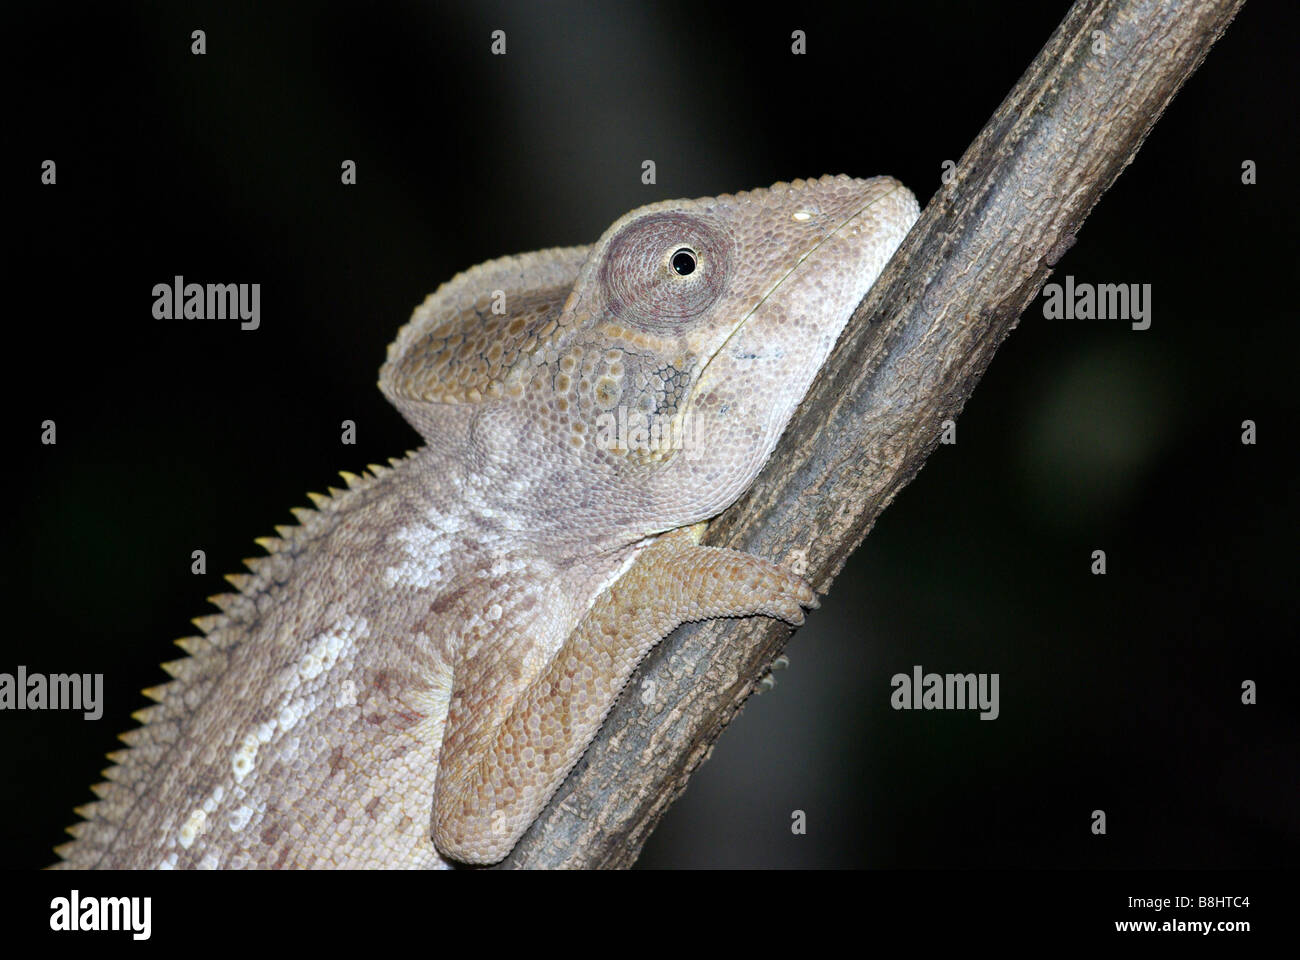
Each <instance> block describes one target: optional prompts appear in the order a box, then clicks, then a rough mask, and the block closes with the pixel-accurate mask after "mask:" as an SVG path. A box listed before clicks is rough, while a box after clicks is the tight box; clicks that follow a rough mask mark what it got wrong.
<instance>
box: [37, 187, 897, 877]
mask: <svg viewBox="0 0 1300 960" xmlns="http://www.w3.org/2000/svg"><path fill="white" fill-rule="evenodd" d="M917 213H918V210H917V204H916V200H915V199H914V198H913V196H912V194H911V193H910V192H908V191H907V190H906V189H905V188H904V187H903V186H901V185H900V184H899V183H898V182H897V181H895V180H892V179H889V178H887V177H877V178H875V179H871V180H858V179H850V178H848V177H844V176H840V177H822V178H820V179H817V180H808V181H803V180H796V181H794V182H793V183H789V184H786V183H778V184H776V185H774V186H772V187H770V188H768V189H765V190H754V191H750V192H746V193H737V194H735V195H724V196H719V197H712V198H705V199H699V200H689V201H669V202H664V203H656V204H652V205H650V206H646V207H642V208H640V209H638V210H634V211H632V212H631V213H629V214H627V215H626V216H624V217H622V218H621V219H619V220H618V221H617V222H616V223H614V224H613V226H611V227H610V228H609V229H608V230H607V231H606V232H605V234H604V235H603V236H602V237H601V238H600V240H599V241H598V242H597V243H596V244H595V245H593V246H585V247H568V248H564V249H551V250H543V251H539V252H535V253H528V254H523V255H520V256H514V257H505V258H503V259H500V260H493V261H490V262H488V263H484V264H481V265H479V266H477V267H474V268H473V269H471V270H468V271H466V272H464V273H462V274H460V275H458V276H457V277H455V278H454V279H452V280H451V281H450V282H448V283H446V284H444V285H443V286H442V287H441V288H439V290H438V291H437V292H436V293H434V294H432V295H431V296H429V297H428V299H426V300H425V302H424V303H423V305H421V306H420V307H419V308H418V309H416V310H415V312H414V314H413V316H412V317H411V320H410V322H409V323H407V324H406V325H405V326H404V327H402V329H401V330H400V331H399V332H398V334H397V339H396V341H395V342H394V343H393V344H392V345H391V346H390V347H389V349H388V357H387V362H385V363H384V365H383V367H382V369H381V371H380V379H379V387H380V389H381V390H382V391H383V393H384V395H385V396H386V397H387V398H388V399H389V400H390V401H391V402H392V403H393V404H394V405H395V406H396V407H397V408H398V410H400V411H401V413H402V415H403V416H404V417H405V418H406V419H407V420H408V421H409V422H410V424H411V425H412V426H413V427H415V429H416V430H417V431H419V433H420V435H421V436H422V437H423V439H424V442H425V445H424V446H422V447H421V448H420V449H419V450H417V451H416V452H414V453H412V454H409V455H408V456H407V457H405V458H404V459H401V460H394V461H392V466H391V468H390V467H372V468H371V470H372V474H373V475H365V476H361V477H358V476H353V475H351V474H346V473H345V474H344V475H343V476H344V478H345V479H346V481H347V486H348V489H347V490H345V491H333V492H332V495H331V496H328V497H326V496H320V497H316V498H315V505H316V509H315V510H309V509H304V510H299V511H296V516H297V518H298V521H299V525H298V526H294V527H281V528H278V532H279V536H278V537H270V538H265V539H262V540H259V541H258V542H259V543H260V544H261V545H262V546H263V547H264V548H265V549H266V550H267V552H268V554H269V555H268V556H265V557H259V558H257V559H254V560H249V561H247V565H248V567H249V569H250V570H251V573H247V574H238V575H234V576H232V577H229V578H228V579H229V580H230V581H231V582H232V583H233V584H234V586H235V588H236V590H237V592H235V593H228V594H223V595H221V596H218V597H214V598H212V599H213V602H214V603H215V604H216V606H217V607H219V608H220V610H221V613H219V614H213V615H210V616H206V617H201V618H199V619H198V620H196V621H195V623H196V624H197V625H198V626H199V627H200V629H201V630H202V632H203V635H202V636H198V637H191V638H187V639H185V640H181V641H178V643H179V645H180V646H181V647H182V648H183V649H184V650H185V651H186V653H188V654H189V656H188V657H186V658H183V659H181V660H177V661H175V662H172V663H168V664H166V665H164V669H166V671H167V672H168V673H169V674H170V675H171V676H172V677H173V678H174V679H173V680H172V681H171V682H168V683H166V684H163V685H161V686H158V687H155V688H152V689H150V690H146V691H145V693H146V695H147V696H149V697H150V698H151V699H153V700H155V701H157V703H156V704H155V705H153V706H150V707H148V708H146V709H144V710H142V711H140V712H139V713H137V714H136V715H135V716H136V717H137V719H139V720H140V721H141V723H142V726H140V727H139V728H137V729H135V730H132V731H131V732H129V733H127V734H124V735H123V736H122V740H123V741H124V742H125V743H126V744H127V749H124V750H118V751H116V752H114V753H112V754H110V755H109V758H110V760H112V761H113V763H114V766H113V767H111V768H110V769H109V770H107V771H106V772H105V776H106V777H107V780H106V781H105V782H104V783H100V784H97V785H96V786H95V787H93V788H92V789H93V791H94V793H95V794H96V795H97V797H98V799H97V800H96V801H95V802H93V803H90V804H88V805H86V806H84V807H81V808H78V810H77V813H78V814H79V815H80V816H81V817H83V818H84V819H83V820H82V822H79V823H77V824H76V825H75V826H73V827H71V828H69V833H71V834H72V836H73V837H74V838H75V839H74V840H72V841H71V842H69V843H66V844H64V845H63V846H61V847H59V848H58V853H59V854H60V856H61V857H62V858H63V860H62V862H61V863H59V864H58V866H59V867H65V868H66V867H163V868H167V867H437V866H446V865H449V861H461V862H465V863H471V864H486V863H493V862H496V861H498V860H500V859H502V858H503V857H504V856H505V855H506V854H507V853H508V852H509V851H510V849H511V848H512V847H513V846H514V844H515V843H516V841H517V840H518V839H519V837H520V835H521V834H522V833H523V832H524V830H525V829H526V828H527V827H528V825H529V824H530V823H531V822H532V820H533V819H534V818H535V817H536V816H537V814H538V813H539V812H540V811H541V809H542V807H543V806H544V805H545V804H546V801H547V800H548V798H549V797H550V795H551V794H552V793H553V792H554V790H555V788H556V787H557V786H558V785H559V783H560V782H561V781H562V780H563V778H564V777H565V775H566V774H567V773H568V771H569V770H570V768H571V767H572V766H573V765H574V764H575V763H576V762H577V760H578V759H579V757H580V756H581V755H582V752H583V751H584V750H585V749H586V747H587V745H588V744H589V743H590V741H591V739H592V738H593V737H594V736H595V734H596V732H597V730H598V729H599V727H600V724H601V722H602V720H603V719H604V717H605V714H606V713H607V711H608V710H609V708H610V707H611V706H612V704H613V702H614V700H615V698H616V697H617V695H618V693H619V691H620V690H621V688H622V687H623V686H624V684H625V683H626V682H627V680H628V678H629V676H630V675H631V673H632V671H633V670H634V668H635V667H636V665H637V663H638V662H639V661H640V660H641V659H642V658H643V657H644V656H645V654H646V653H647V652H648V651H649V650H650V648H651V647H653V646H654V644H655V643H657V642H658V641H659V640H660V639H662V638H663V637H665V636H666V635H667V634H668V633H669V632H671V631H672V630H673V629H674V628H675V627H676V626H677V625H678V624H680V623H682V622H684V621H688V620H705V619H709V618H713V617H729V616H749V615H756V614H761V615H764V616H770V617H779V618H781V619H784V620H787V621H789V622H791V623H799V622H801V621H802V620H803V611H802V607H804V606H809V605H812V604H814V603H815V598H814V595H813V592H812V590H811V589H810V588H809V586H808V585H807V584H806V583H805V582H804V581H803V580H802V579H801V578H799V577H797V576H795V575H794V574H793V573H791V572H789V571H787V570H786V569H785V568H783V567H781V566H779V565H778V564H775V563H772V562H770V561H768V560H764V559H761V558H759V557H755V556H751V555H749V554H745V553H739V552H736V551H731V550H726V549H721V548H717V547H706V546H701V545H700V544H699V542H698V541H699V535H700V533H702V531H703V527H704V524H703V523H702V521H706V520H707V519H708V518H710V517H712V516H715V515H716V514H718V513H719V512H721V511H722V510H723V509H724V508H726V507H727V506H728V505H729V504H731V503H732V502H733V501H734V500H735V499H736V498H737V497H738V496H739V495H740V494H741V493H743V492H744V490H745V489H746V488H747V487H748V486H749V485H750V483H751V482H752V481H753V479H754V477H755V476H756V475H757V474H758V471H759V469H760V468H761V467H762V466H763V464H764V462H765V461H766V460H767V458H768V456H769V455H770V454H771V453H772V450H773V448H774V447H775V445H776V442H777V440H778V438H779V437H780V435H781V433H782V431H783V430H784V429H785V426H786V424H787V422H788V421H789V419H790V417H791V415H792V414H793V412H794V410H795V408H796V406H797V405H798V404H799V402H800V401H801V400H802V398H803V396H804V394H805V393H806V392H807V390H808V387H809V386H810V385H811V383H812V380H813V377H814V376H815V374H816V373H817V371H818V369H819V368H820V366H821V365H822V363H823V362H824V361H825V359H826V357H827V355H828V354H829V353H830V351H831V348H832V347H833V346H834V344H835V341H836V339H837V337H838V336H839V333H840V331H841V329H842V328H843V326H844V324H845V323H846V322H847V320H848V318H849V315H850V314H851V313H852V311H853V309H854V308H855V307H856V306H857V304H858V302H859V301H860V300H861V299H862V298H863V296H864V295H865V294H866V292H867V291H868V289H869V288H870V287H871V285H872V283H874V282H875V279H876V277H877V276H878V275H879V273H880V271H881V270H882V268H883V267H884V265H885V263H886V262H887V261H888V260H889V258H890V256H891V255H892V254H893V252H894V250H895V249H896V248H897V246H898V245H899V243H900V242H901V241H902V239H903V237H904V235H905V234H906V233H907V231H908V229H909V228H910V227H911V225H912V223H913V222H914V221H915V220H916V217H917ZM638 414H639V415H641V417H642V418H643V421H644V422H658V423H662V424H667V425H669V426H668V427H667V428H666V429H665V430H664V431H661V432H660V433H661V435H660V437H659V439H660V440H661V441H663V440H664V439H665V438H666V437H669V436H671V437H672V438H673V439H674V440H675V441H682V440H685V441H689V442H681V443H677V442H673V443H667V442H660V443H657V444H646V443H632V442H630V441H625V439H623V438H622V437H619V438H616V439H615V440H614V441H613V442H610V441H609V440H608V437H607V436H605V434H607V433H608V431H602V430H601V425H602V424H605V425H608V424H609V423H610V422H611V419H613V418H616V417H617V416H624V417H627V416H631V418H632V422H634V423H636V422H642V421H638V420H637V415H638ZM602 416H604V417H605V419H604V420H602V419H601V418H602Z"/></svg>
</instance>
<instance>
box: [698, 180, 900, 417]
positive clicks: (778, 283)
mask: <svg viewBox="0 0 1300 960" xmlns="http://www.w3.org/2000/svg"><path fill="white" fill-rule="evenodd" d="M865 182H867V183H869V182H870V181H865ZM905 189H906V188H904V187H903V185H902V184H899V183H895V184H894V186H893V187H891V188H890V189H889V190H888V191H887V192H885V193H882V194H880V195H879V196H873V197H872V198H871V199H869V200H866V201H865V202H864V203H862V204H861V205H860V206H858V207H855V208H854V209H853V210H852V211H850V212H849V213H848V214H847V215H846V216H845V217H844V218H843V219H842V220H841V221H840V222H839V223H838V224H836V226H835V227H834V229H832V230H829V231H828V232H827V233H825V234H824V235H823V236H821V237H820V238H819V239H818V240H817V242H816V243H814V244H812V246H810V247H809V248H808V250H807V251H805V252H804V253H803V254H802V255H801V256H800V257H799V259H798V260H796V261H795V262H794V264H792V265H791V267H790V269H789V270H787V271H786V272H785V273H784V274H782V275H781V276H780V277H778V278H777V279H776V280H775V281H773V283H772V286H771V287H770V288H769V289H768V290H767V291H766V292H765V293H764V294H763V295H762V296H761V297H760V298H759V300H758V302H757V303H755V304H754V306H753V307H752V308H750V310H749V311H748V312H746V313H745V315H744V316H742V317H741V318H740V319H739V320H738V321H737V322H736V324H735V326H733V327H732V328H731V331H730V332H729V333H728V334H727V336H726V338H725V339H724V340H723V341H722V342H721V343H720V344H718V348H717V349H716V350H715V351H713V353H712V355H710V357H709V358H708V360H706V361H705V363H704V366H703V367H702V368H701V369H700V372H699V375H698V376H697V377H696V378H695V382H694V384H692V387H691V392H690V395H689V397H688V398H687V407H688V408H689V407H692V406H694V401H695V399H696V393H697V391H698V390H699V387H700V384H701V383H703V382H704V379H705V375H706V374H707V373H708V371H709V367H710V366H711V365H712V364H713V361H714V360H715V359H716V358H717V357H718V356H719V355H721V354H722V353H723V351H725V350H726V348H727V345H728V344H729V343H730V342H731V340H732V338H734V337H735V336H736V334H737V333H739V332H740V331H741V330H742V329H743V328H744V326H745V324H746V323H748V322H749V321H750V319H752V318H753V316H754V315H755V314H756V313H758V311H759V310H761V309H762V308H763V305H764V304H766V303H767V301H768V300H770V299H771V298H772V297H773V296H774V295H775V294H776V293H777V291H779V290H780V289H781V288H782V287H783V286H785V285H786V283H787V282H788V281H789V280H790V279H791V278H792V277H794V276H795V274H796V273H797V272H798V271H799V269H800V268H801V267H803V265H804V264H805V263H806V262H807V261H808V258H809V257H812V256H813V255H814V254H815V253H817V251H818V250H820V249H821V248H822V247H824V246H825V245H826V244H827V243H828V242H830V241H831V240H833V239H834V238H835V237H837V236H839V235H840V233H841V232H842V231H843V230H844V229H845V227H847V226H848V225H849V224H851V223H853V222H854V221H855V220H857V219H858V218H859V217H861V216H862V215H863V214H864V213H865V212H866V211H867V210H869V209H870V208H871V207H873V206H875V205H876V204H879V203H882V202H884V201H886V200H889V199H891V198H892V197H894V196H895V195H897V194H898V193H899V192H900V191H902V190H905ZM801 215H803V217H804V218H805V219H806V218H807V217H810V216H815V215H816V214H811V213H810V212H809V211H806V210H799V211H796V212H795V213H794V214H793V215H792V216H793V217H794V218H795V219H796V220H797V219H800V218H801ZM865 246H866V244H865V243H864V247H865ZM878 276H879V274H877V277H878ZM877 277H873V278H872V281H871V283H870V284H868V285H867V286H866V288H865V289H864V290H863V291H862V297H865V296H866V295H867V293H869V292H870V290H871V288H872V287H873V286H874V285H875V281H876V279H877ZM861 299H862V298H861V297H860V298H859V301H858V302H859V303H860V302H861ZM856 308H857V304H854V309H856ZM745 359H753V357H746V358H745Z"/></svg>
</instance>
